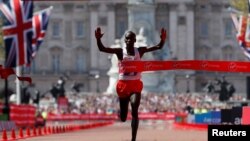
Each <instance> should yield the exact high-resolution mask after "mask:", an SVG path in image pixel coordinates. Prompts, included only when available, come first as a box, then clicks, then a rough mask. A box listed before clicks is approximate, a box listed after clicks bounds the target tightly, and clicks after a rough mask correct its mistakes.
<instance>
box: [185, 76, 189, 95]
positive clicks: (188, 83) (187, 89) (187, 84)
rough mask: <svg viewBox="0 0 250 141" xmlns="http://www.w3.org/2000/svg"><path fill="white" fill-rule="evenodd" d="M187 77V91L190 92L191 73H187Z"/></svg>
mask: <svg viewBox="0 0 250 141" xmlns="http://www.w3.org/2000/svg"><path fill="white" fill-rule="evenodd" d="M186 79H187V90H186V93H189V92H190V87H189V79H190V75H189V74H187V75H186Z"/></svg>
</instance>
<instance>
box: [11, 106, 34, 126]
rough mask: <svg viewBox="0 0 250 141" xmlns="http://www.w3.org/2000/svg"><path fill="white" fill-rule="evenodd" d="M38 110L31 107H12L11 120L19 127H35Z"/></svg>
mask: <svg viewBox="0 0 250 141" xmlns="http://www.w3.org/2000/svg"><path fill="white" fill-rule="evenodd" d="M35 113H36V108H35V107H34V106H31V105H15V104H12V105H10V120H11V121H13V122H14V123H15V124H16V126H18V127H27V126H29V127H32V126H34V125H35Z"/></svg>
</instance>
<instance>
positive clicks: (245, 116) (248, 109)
mask: <svg viewBox="0 0 250 141" xmlns="http://www.w3.org/2000/svg"><path fill="white" fill-rule="evenodd" d="M249 115H250V106H244V107H243V111H242V124H244V125H246V124H248V125H250V117H249Z"/></svg>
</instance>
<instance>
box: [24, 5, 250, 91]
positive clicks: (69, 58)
mask: <svg viewBox="0 0 250 141" xmlns="http://www.w3.org/2000/svg"><path fill="white" fill-rule="evenodd" d="M137 1H138V5H140V4H144V3H147V2H150V3H151V2H152V3H153V5H154V7H155V11H154V14H155V21H154V23H155V28H156V29H155V30H156V31H160V29H161V27H165V28H166V29H167V32H168V41H167V43H166V44H168V46H169V47H170V50H171V57H170V59H177V60H194V59H196V60H237V61H246V59H245V58H244V55H243V53H242V52H241V50H240V49H239V46H238V44H237V42H236V40H235V30H234V27H233V24H232V21H231V18H230V13H229V11H228V10H227V8H228V6H229V3H228V0H219V1H218V0H202V1H201V0H147V1H146V0H144V1H143V0H137ZM48 6H53V7H54V8H53V11H52V15H51V19H50V21H49V27H48V30H47V32H46V39H45V41H44V42H43V44H42V45H41V47H40V50H39V52H38V55H37V56H36V58H35V61H34V63H33V65H32V67H31V68H30V70H29V71H30V73H31V77H32V79H33V81H34V82H35V83H36V85H37V87H39V88H40V89H41V90H42V91H45V90H46V89H49V88H50V86H51V84H52V83H53V82H56V80H57V79H58V77H59V76H60V75H62V74H63V73H64V74H67V75H69V76H70V80H68V81H67V83H66V85H67V87H69V85H71V83H72V80H75V81H77V82H81V83H83V84H84V88H83V91H93V92H95V91H97V92H98V91H99V92H104V91H106V88H107V86H108V80H109V77H108V75H107V71H108V70H109V68H110V66H111V63H110V59H109V58H110V57H109V56H110V55H108V54H105V53H100V52H99V51H98V48H97V45H96V40H95V35H94V30H95V29H96V27H98V26H99V27H101V28H102V31H103V32H104V36H103V39H102V41H103V43H104V45H106V46H111V45H112V44H114V42H115V39H120V38H121V37H122V35H123V34H124V32H125V31H126V30H127V28H128V26H129V25H128V22H129V21H128V20H129V17H128V14H129V13H128V0H107V1H60V2H58V1H46V2H45V1H37V2H35V11H37V10H39V9H43V8H46V7H48ZM222 75H225V76H226V78H227V80H228V81H230V82H232V83H233V84H234V85H235V87H236V91H237V92H239V93H246V75H247V74H239V73H219V72H194V71H175V84H176V86H175V90H177V92H185V91H186V89H188V88H187V87H189V89H190V91H201V90H202V87H203V86H204V84H205V83H206V82H207V81H208V80H213V79H214V78H215V77H220V76H222ZM96 76H99V77H96ZM187 85H188V86H187Z"/></svg>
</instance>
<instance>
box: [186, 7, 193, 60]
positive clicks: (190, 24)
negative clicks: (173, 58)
mask: <svg viewBox="0 0 250 141" xmlns="http://www.w3.org/2000/svg"><path fill="white" fill-rule="evenodd" d="M187 7H188V8H187V9H188V11H187V13H186V17H187V18H186V19H187V49H188V56H187V59H192V60H193V59H194V11H193V4H188V5H187Z"/></svg>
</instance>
